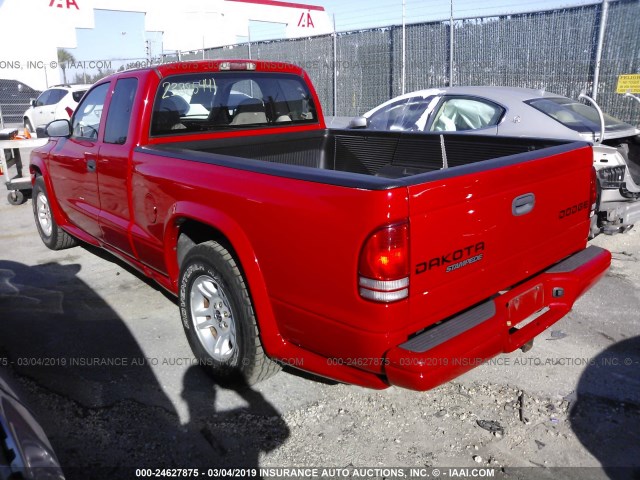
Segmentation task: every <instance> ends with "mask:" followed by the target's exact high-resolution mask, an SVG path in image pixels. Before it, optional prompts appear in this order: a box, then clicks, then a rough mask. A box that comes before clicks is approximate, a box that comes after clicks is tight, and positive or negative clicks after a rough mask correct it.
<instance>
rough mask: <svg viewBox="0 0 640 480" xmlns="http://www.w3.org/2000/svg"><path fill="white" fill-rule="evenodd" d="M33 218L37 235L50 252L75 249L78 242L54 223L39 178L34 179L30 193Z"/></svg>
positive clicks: (42, 181)
mask: <svg viewBox="0 0 640 480" xmlns="http://www.w3.org/2000/svg"><path fill="white" fill-rule="evenodd" d="M32 198H33V200H32V204H33V218H34V219H35V221H36V227H37V228H38V233H39V234H40V238H41V239H42V243H44V244H45V245H46V246H47V247H49V248H50V249H51V250H64V249H65V248H71V247H75V246H76V245H77V244H78V241H77V240H76V239H75V238H73V237H72V236H71V235H69V234H68V233H67V232H65V231H64V230H62V229H61V228H60V227H59V226H58V224H57V223H56V220H55V218H53V214H52V213H51V208H50V206H49V196H48V195H47V190H46V188H45V185H44V180H43V179H42V177H41V176H38V177H37V178H36V181H35V184H34V185H33V193H32Z"/></svg>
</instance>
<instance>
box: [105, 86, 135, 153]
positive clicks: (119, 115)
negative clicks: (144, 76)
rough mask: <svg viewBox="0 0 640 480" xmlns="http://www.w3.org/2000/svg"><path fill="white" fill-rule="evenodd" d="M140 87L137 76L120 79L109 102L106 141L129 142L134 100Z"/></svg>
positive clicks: (120, 143)
mask: <svg viewBox="0 0 640 480" xmlns="http://www.w3.org/2000/svg"><path fill="white" fill-rule="evenodd" d="M137 88H138V79H137V78H123V79H120V80H118V83H116V88H115V90H114V91H113V97H111V103H110V104H109V113H108V114H107V124H106V125H105V129H104V143H116V144H118V145H124V144H125V143H126V142H127V134H128V133H129V123H130V121H131V110H132V108H133V100H134V99H135V97H136V90H137Z"/></svg>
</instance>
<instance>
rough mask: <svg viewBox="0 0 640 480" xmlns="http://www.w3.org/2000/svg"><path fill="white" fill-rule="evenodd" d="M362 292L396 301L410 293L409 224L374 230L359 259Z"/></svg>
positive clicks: (371, 297) (371, 298)
mask: <svg viewBox="0 0 640 480" xmlns="http://www.w3.org/2000/svg"><path fill="white" fill-rule="evenodd" d="M358 286H359V288H360V296H361V297H363V298H366V299H367V300H373V301H375V302H386V303H388V302H395V301H398V300H402V299H404V298H407V297H408V296H409V224H408V223H397V224H392V225H387V226H384V227H382V228H380V229H378V230H376V231H375V232H373V233H372V234H371V235H370V236H369V238H367V241H366V242H365V243H364V246H363V247H362V251H361V252H360V260H359V263H358Z"/></svg>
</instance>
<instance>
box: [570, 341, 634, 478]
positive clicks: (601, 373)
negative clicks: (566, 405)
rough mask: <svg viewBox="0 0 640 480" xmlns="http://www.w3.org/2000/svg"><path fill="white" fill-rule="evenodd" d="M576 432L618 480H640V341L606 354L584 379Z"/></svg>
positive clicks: (574, 420)
mask: <svg viewBox="0 0 640 480" xmlns="http://www.w3.org/2000/svg"><path fill="white" fill-rule="evenodd" d="M570 420H571V427H572V429H573V431H574V432H575V434H576V436H577V437H578V439H580V441H581V442H582V444H583V445H584V446H585V447H586V448H587V449H588V450H589V452H590V453H591V454H592V455H593V456H594V457H596V458H597V459H598V461H599V462H600V463H601V464H602V466H603V468H604V469H605V472H606V473H607V475H608V476H609V477H610V478H614V479H630V480H631V479H633V480H638V479H640V336H639V337H634V338H631V339H628V340H624V341H622V342H618V343H616V344H614V345H612V346H611V347H609V348H607V349H606V350H604V351H603V352H601V353H600V354H599V355H598V356H597V357H596V358H595V359H594V360H593V362H591V364H590V365H589V367H587V369H586V370H585V371H584V373H583V374H582V376H581V377H580V381H579V383H578V389H577V400H576V402H575V403H574V404H573V406H572V408H571V412H570Z"/></svg>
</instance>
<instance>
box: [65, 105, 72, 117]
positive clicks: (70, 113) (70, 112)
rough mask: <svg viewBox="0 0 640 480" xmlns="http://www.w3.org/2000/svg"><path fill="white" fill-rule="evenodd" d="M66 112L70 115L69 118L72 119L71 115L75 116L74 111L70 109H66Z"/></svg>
mask: <svg viewBox="0 0 640 480" xmlns="http://www.w3.org/2000/svg"><path fill="white" fill-rule="evenodd" d="M64 111H65V112H67V115H69V118H71V115H73V110H72V109H71V108H70V107H64Z"/></svg>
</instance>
